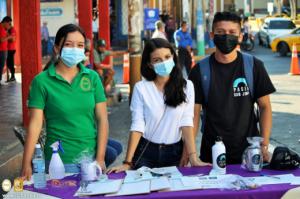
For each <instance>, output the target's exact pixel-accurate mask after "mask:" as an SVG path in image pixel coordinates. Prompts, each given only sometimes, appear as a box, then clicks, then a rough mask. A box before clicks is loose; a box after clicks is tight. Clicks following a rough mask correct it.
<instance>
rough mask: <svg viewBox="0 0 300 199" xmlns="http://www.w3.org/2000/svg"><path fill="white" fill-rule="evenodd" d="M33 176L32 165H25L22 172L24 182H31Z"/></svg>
mask: <svg viewBox="0 0 300 199" xmlns="http://www.w3.org/2000/svg"><path fill="white" fill-rule="evenodd" d="M31 175H32V167H31V164H29V165H23V166H22V171H21V178H22V179H23V180H28V181H29V180H30V179H31Z"/></svg>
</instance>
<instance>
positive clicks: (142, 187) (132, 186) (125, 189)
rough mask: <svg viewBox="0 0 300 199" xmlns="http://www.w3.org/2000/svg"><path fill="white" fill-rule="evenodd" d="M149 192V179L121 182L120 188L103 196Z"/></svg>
mask: <svg viewBox="0 0 300 199" xmlns="http://www.w3.org/2000/svg"><path fill="white" fill-rule="evenodd" d="M148 193H150V180H145V181H139V182H131V183H123V184H122V186H121V188H120V190H119V191H118V192H117V193H114V194H106V195H105V196H126V195H137V194H148Z"/></svg>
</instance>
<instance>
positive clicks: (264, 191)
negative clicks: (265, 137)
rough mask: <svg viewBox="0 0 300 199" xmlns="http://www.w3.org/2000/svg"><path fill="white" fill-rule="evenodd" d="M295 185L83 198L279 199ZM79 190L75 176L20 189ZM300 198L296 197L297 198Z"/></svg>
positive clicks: (65, 193) (231, 170)
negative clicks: (41, 185)
mask: <svg viewBox="0 0 300 199" xmlns="http://www.w3.org/2000/svg"><path fill="white" fill-rule="evenodd" d="M179 170H180V171H181V172H182V174H183V175H193V174H199V173H203V174H208V173H209V171H210V170H211V167H192V168H179ZM263 172H264V174H269V175H278V174H290V173H292V174H294V175H296V176H300V169H297V170H292V171H273V170H263ZM227 174H238V175H241V176H245V177H251V176H257V173H253V172H248V171H245V170H242V169H241V168H240V165H229V166H227ZM124 177H125V173H124V172H123V173H119V174H111V175H109V178H110V179H120V178H124ZM70 181H71V182H75V181H76V185H75V186H70V185H67V183H68V182H70ZM295 187H297V186H295V185H289V184H277V185H263V186H261V187H259V188H257V189H253V190H240V191H231V190H218V189H206V190H194V191H178V192H154V193H150V194H147V195H134V196H119V197H104V196H92V197H84V198H94V199H96V198H106V199H108V198H131V199H138V198H156V199H163V198H169V199H176V198H188V199H193V198H200V197H201V198H205V199H210V198H211V199H217V198H221V199H235V198H251V199H256V198H257V199H262V198H268V199H272V198H274V199H275V198H276V199H277V198H281V197H282V196H283V194H284V193H285V192H286V191H288V190H289V189H292V188H295ZM78 188H79V176H78V175H74V176H69V177H66V178H64V179H63V180H61V185H60V186H53V185H51V182H48V183H47V187H46V188H45V189H34V188H33V185H31V186H25V187H24V189H26V190H29V191H34V192H39V193H43V194H47V195H51V196H55V197H59V198H66V199H71V198H78V197H74V196H73V195H74V193H75V192H76V191H77V190H78ZM299 198H300V196H299Z"/></svg>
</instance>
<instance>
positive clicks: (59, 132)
mask: <svg viewBox="0 0 300 199" xmlns="http://www.w3.org/2000/svg"><path fill="white" fill-rule="evenodd" d="M84 47H85V34H84V32H83V30H82V29H81V28H80V27H78V26H76V25H74V24H67V25H65V26H63V27H61V28H60V29H59V30H58V32H57V34H56V37H55V46H54V52H55V54H56V55H59V56H58V57H59V58H58V60H57V62H56V63H51V64H49V65H48V66H47V67H48V69H47V70H44V71H43V72H41V73H40V74H38V75H37V76H36V77H35V78H34V79H33V81H32V83H31V88H30V94H29V99H28V107H29V110H30V122H29V126H28V133H27V138H26V142H25V148H24V156H23V163H22V176H23V177H25V178H26V179H30V176H31V174H32V167H31V159H32V156H33V152H34V146H35V144H36V143H37V141H38V137H39V135H40V132H41V129H42V125H43V119H44V118H45V121H46V132H47V136H46V143H45V148H44V150H45V151H44V152H45V159H46V162H49V161H50V159H51V155H52V149H51V148H50V145H51V144H52V143H53V142H55V141H57V140H61V141H62V146H63V148H64V153H60V156H61V159H62V160H63V162H64V164H65V169H66V172H74V171H78V167H77V163H78V162H76V160H77V161H78V155H79V154H81V153H82V152H83V151H89V152H90V153H91V154H93V155H95V159H96V161H97V162H98V164H99V165H100V166H101V167H102V169H103V170H105V162H104V156H105V148H106V144H107V139H108V119H107V111H106V98H105V95H104V90H103V86H102V84H101V81H100V79H99V76H98V74H97V73H96V72H95V71H93V70H90V69H88V68H86V67H85V66H84V65H82V64H81V61H82V60H83V58H84V57H85V55H84Z"/></svg>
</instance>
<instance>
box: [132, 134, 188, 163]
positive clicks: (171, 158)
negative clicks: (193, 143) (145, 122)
mask: <svg viewBox="0 0 300 199" xmlns="http://www.w3.org/2000/svg"><path fill="white" fill-rule="evenodd" d="M147 142H148V140H146V139H145V138H143V137H141V139H140V142H139V144H138V146H137V149H136V151H135V153H134V157H133V164H134V169H138V168H140V167H142V166H146V167H149V168H154V167H167V166H179V163H180V159H181V156H182V151H183V142H182V140H180V141H179V142H177V143H174V144H170V145H164V144H155V143H152V142H149V144H148V146H147V148H146V149H145V151H144V153H143V154H141V153H142V151H143V150H144V148H145V146H146V145H147Z"/></svg>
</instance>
